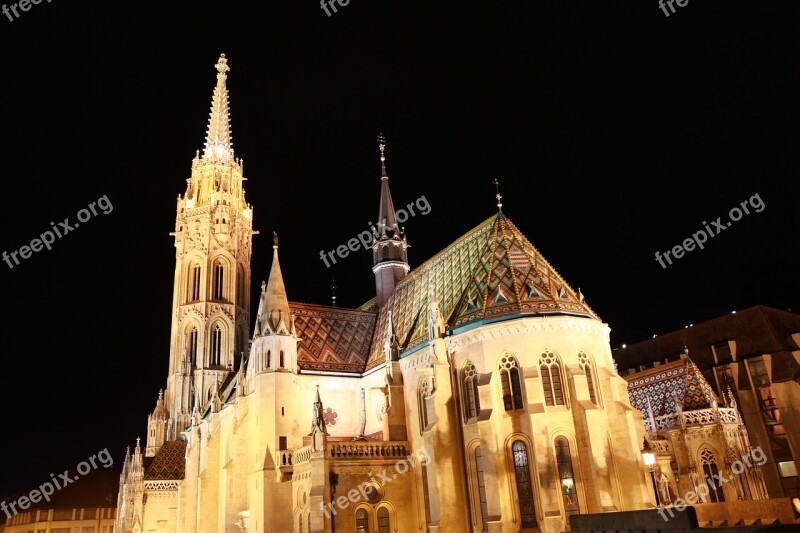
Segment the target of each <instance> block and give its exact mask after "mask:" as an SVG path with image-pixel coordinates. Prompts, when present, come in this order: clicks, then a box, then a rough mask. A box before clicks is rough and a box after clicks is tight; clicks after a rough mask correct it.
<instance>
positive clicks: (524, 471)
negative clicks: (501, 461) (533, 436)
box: [511, 440, 536, 527]
mask: <svg viewBox="0 0 800 533" xmlns="http://www.w3.org/2000/svg"><path fill="white" fill-rule="evenodd" d="M511 451H512V453H513V454H514V477H515V479H516V482H517V501H518V502H519V514H520V516H521V517H522V527H536V508H535V507H534V506H533V483H532V482H531V471H530V467H529V466H528V447H527V446H525V443H524V442H522V441H521V440H517V441H514V444H513V445H512V446H511Z"/></svg>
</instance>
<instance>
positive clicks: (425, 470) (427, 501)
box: [421, 464, 431, 524]
mask: <svg viewBox="0 0 800 533" xmlns="http://www.w3.org/2000/svg"><path fill="white" fill-rule="evenodd" d="M421 472H422V498H423V499H424V500H425V523H426V524H430V523H431V494H430V491H429V490H428V465H427V464H424V465H422V469H421Z"/></svg>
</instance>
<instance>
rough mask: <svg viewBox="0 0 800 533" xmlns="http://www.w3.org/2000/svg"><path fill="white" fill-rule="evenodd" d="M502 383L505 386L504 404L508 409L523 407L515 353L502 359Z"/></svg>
mask: <svg viewBox="0 0 800 533" xmlns="http://www.w3.org/2000/svg"><path fill="white" fill-rule="evenodd" d="M500 384H501V386H502V387H503V406H504V407H505V409H506V411H513V410H514V409H522V385H521V383H520V379H519V365H518V364H517V359H516V358H515V357H514V356H513V355H505V356H503V358H502V359H500Z"/></svg>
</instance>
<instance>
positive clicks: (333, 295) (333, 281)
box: [329, 277, 339, 307]
mask: <svg viewBox="0 0 800 533" xmlns="http://www.w3.org/2000/svg"><path fill="white" fill-rule="evenodd" d="M329 288H330V289H331V305H333V307H336V289H338V288H339V287H337V286H336V278H333V277H331V285H330V287H329Z"/></svg>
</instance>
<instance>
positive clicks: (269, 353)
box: [267, 350, 272, 368]
mask: <svg viewBox="0 0 800 533" xmlns="http://www.w3.org/2000/svg"><path fill="white" fill-rule="evenodd" d="M267 368H272V350H267Z"/></svg>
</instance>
